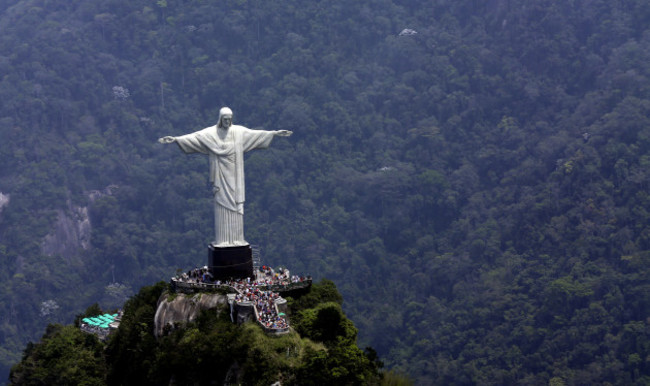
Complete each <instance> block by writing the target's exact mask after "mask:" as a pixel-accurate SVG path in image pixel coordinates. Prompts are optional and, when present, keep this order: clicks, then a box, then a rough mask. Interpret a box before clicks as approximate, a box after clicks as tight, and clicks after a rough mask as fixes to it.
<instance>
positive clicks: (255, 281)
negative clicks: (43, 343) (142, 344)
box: [172, 265, 311, 329]
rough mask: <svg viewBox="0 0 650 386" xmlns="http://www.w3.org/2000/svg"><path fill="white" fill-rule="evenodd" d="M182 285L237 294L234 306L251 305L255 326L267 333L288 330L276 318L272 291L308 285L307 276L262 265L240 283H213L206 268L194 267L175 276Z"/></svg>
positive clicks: (283, 321) (277, 315)
mask: <svg viewBox="0 0 650 386" xmlns="http://www.w3.org/2000/svg"><path fill="white" fill-rule="evenodd" d="M172 280H177V281H180V282H185V283H197V284H212V285H217V286H221V285H223V286H227V287H230V288H233V289H235V290H236V291H237V295H236V296H235V301H236V302H250V303H253V306H254V307H255V309H256V310H257V315H258V322H259V323H260V324H262V325H263V326H264V327H266V328H268V329H286V328H288V327H289V325H288V323H287V320H286V319H285V318H284V314H281V315H280V314H278V311H277V308H276V306H275V301H276V300H277V299H280V295H279V294H278V293H277V292H274V291H272V290H271V289H274V290H277V289H278V286H288V285H291V284H295V283H303V282H310V281H311V277H310V276H306V277H305V276H298V275H291V272H290V271H289V270H288V269H286V268H282V267H279V268H278V269H277V270H274V269H273V268H272V267H270V266H267V265H263V266H261V267H259V270H257V272H255V277H254V278H251V277H247V278H245V279H239V280H224V281H221V280H214V278H213V276H212V274H211V273H210V270H209V269H208V267H207V266H203V267H201V268H198V267H195V268H194V269H192V270H189V271H187V272H183V273H181V274H179V275H177V276H176V277H175V278H174V279H172Z"/></svg>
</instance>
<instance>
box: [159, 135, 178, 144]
mask: <svg viewBox="0 0 650 386" xmlns="http://www.w3.org/2000/svg"><path fill="white" fill-rule="evenodd" d="M158 142H160V143H172V142H176V138H174V137H172V136H171V135H168V136H166V137H162V138H158Z"/></svg>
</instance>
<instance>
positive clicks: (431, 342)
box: [0, 0, 650, 385]
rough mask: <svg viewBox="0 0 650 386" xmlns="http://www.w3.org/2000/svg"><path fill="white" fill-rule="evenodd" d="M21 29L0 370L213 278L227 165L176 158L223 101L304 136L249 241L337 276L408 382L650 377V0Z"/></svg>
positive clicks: (7, 39)
mask: <svg viewBox="0 0 650 386" xmlns="http://www.w3.org/2000/svg"><path fill="white" fill-rule="evenodd" d="M0 11H1V14H0V31H2V34H0V75H1V76H0V193H2V196H0V295H1V296H0V363H1V372H0V374H7V373H8V371H9V367H10V366H11V365H12V364H13V363H15V362H17V361H18V360H20V357H21V351H22V350H23V348H24V347H25V344H26V343H27V342H28V341H29V340H36V339H38V338H39V337H40V335H41V334H42V332H43V330H44V328H45V326H46V325H47V324H48V323H53V322H58V323H69V322H70V321H71V320H73V318H74V315H76V314H78V313H80V312H81V311H82V310H84V309H85V308H86V307H87V306H88V305H90V304H92V303H94V302H99V303H100V304H101V305H102V306H105V307H111V306H117V305H120V304H122V302H123V301H124V300H125V299H126V298H127V297H128V296H130V295H131V294H133V293H135V292H137V290H138V289H139V288H140V287H141V286H143V285H150V284H152V283H155V282H157V281H159V280H165V279H166V278H168V277H170V276H171V275H173V273H174V272H175V271H176V269H177V268H188V267H193V266H195V265H202V264H204V262H205V255H206V244H207V243H208V242H209V238H210V236H211V234H212V231H211V229H212V214H211V206H210V202H209V187H208V182H207V173H208V167H207V161H206V160H205V159H204V158H202V157H190V156H185V155H183V154H181V153H180V152H179V151H177V149H173V148H170V147H163V146H161V145H159V144H157V143H156V142H155V141H156V139H157V138H158V137H160V136H162V135H180V134H184V133H188V132H191V131H194V130H197V129H201V128H203V127H206V126H209V125H211V124H213V123H214V121H215V120H216V118H217V116H218V110H219V108H221V107H222V106H226V105H227V106H229V107H231V108H232V109H233V111H234V123H236V124H242V125H245V126H248V127H251V128H265V129H269V130H276V129H277V130H279V129H289V130H293V131H294V135H293V136H292V137H290V139H289V140H286V141H275V142H274V143H273V146H272V148H270V149H269V150H265V151H258V152H254V153H251V154H250V156H248V157H247V160H246V179H247V180H246V184H247V202H246V215H245V216H246V220H245V221H246V236H247V239H248V241H250V242H251V243H254V244H258V245H260V246H261V248H262V254H263V259H264V261H265V262H268V263H269V264H271V265H274V266H278V265H286V266H289V267H290V268H291V269H292V270H293V271H295V272H300V273H304V274H308V273H309V274H311V275H313V276H314V277H315V278H317V279H318V278H322V277H327V278H329V279H331V280H333V281H334V282H335V283H336V286H337V287H338V289H339V290H340V292H341V293H342V295H343V297H344V299H345V301H344V303H343V309H344V310H345V312H346V314H347V315H348V316H349V317H350V319H351V320H353V321H354V323H355V325H356V326H357V327H358V328H359V340H360V346H361V347H364V346H365V345H370V346H372V347H374V348H375V349H376V350H377V352H378V354H379V357H380V358H381V360H382V361H384V362H385V364H386V366H387V367H389V368H395V369H397V370H399V371H402V372H403V373H406V374H409V375H410V376H411V377H412V378H413V379H414V380H415V381H416V382H417V383H418V384H452V383H456V384H512V383H516V382H524V383H528V384H540V385H541V384H544V385H546V384H549V381H550V380H553V381H555V382H564V383H566V384H599V383H604V382H609V383H611V384H635V383H636V384H644V383H646V382H648V380H649V378H648V377H649V373H650V362H649V361H650V359H648V358H650V357H649V355H650V336H649V334H650V325H649V323H650V322H649V319H648V318H649V317H650V315H648V310H649V309H650V276H649V268H650V195H649V194H648V189H649V188H650V183H649V182H650V81H649V80H648V77H649V76H650V33H649V31H648V26H650V5H649V4H648V3H647V2H644V1H634V0H614V1H607V2H606V1H598V0H590V1H587V0H584V1H549V0H520V1H518V0H494V1H486V2H477V1H469V0H460V1H445V0H438V1H418V0H413V1H390V0H376V1H375V0H371V1H365V2H350V1H347V2H346V1H339V0H334V1H328V2H324V1H300V2H298V1H283V2H278V1H261V0H233V1H222V2H208V1H201V0H184V1H180V0H179V1H172V0H160V1H157V2H151V1H142V0H134V1H128V2H127V1H116V0H113V1H110V0H109V1H102V2H88V1H85V2H84V1H76V0H66V1H64V0H31V1H24V0H23V1H18V2H15V1H7V0H0ZM405 29H410V30H412V31H413V32H414V33H412V32H410V33H409V32H406V33H403V34H402V33H401V32H402V31H404V30H405ZM3 378H4V379H6V377H3Z"/></svg>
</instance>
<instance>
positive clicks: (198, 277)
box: [176, 266, 214, 283]
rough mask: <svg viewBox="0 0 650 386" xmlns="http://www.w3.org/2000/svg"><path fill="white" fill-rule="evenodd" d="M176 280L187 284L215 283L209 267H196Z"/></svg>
mask: <svg viewBox="0 0 650 386" xmlns="http://www.w3.org/2000/svg"><path fill="white" fill-rule="evenodd" d="M176 279H179V280H181V281H184V282H186V283H214V281H213V278H212V274H211V273H210V270H209V269H208V267H207V266H203V267H201V268H197V267H194V269H191V270H189V271H187V272H183V273H182V274H180V275H179V276H177V277H176Z"/></svg>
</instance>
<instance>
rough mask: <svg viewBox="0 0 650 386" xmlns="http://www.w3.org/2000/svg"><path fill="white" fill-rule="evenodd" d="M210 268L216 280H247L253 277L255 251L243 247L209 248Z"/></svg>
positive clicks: (211, 245) (248, 247) (247, 246)
mask: <svg viewBox="0 0 650 386" xmlns="http://www.w3.org/2000/svg"><path fill="white" fill-rule="evenodd" d="M208 268H209V269H210V273H212V276H213V277H214V280H230V279H245V278H247V277H250V278H251V279H254V278H255V276H254V275H253V250H252V249H251V246H250V245H244V246H241V247H217V246H215V245H213V244H210V245H209V246H208Z"/></svg>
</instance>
